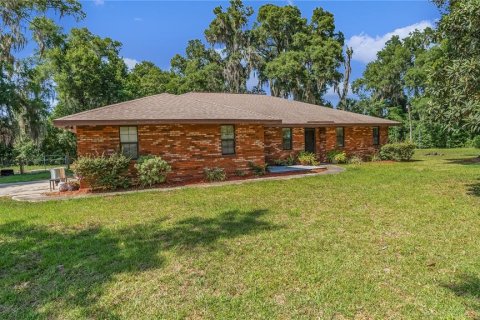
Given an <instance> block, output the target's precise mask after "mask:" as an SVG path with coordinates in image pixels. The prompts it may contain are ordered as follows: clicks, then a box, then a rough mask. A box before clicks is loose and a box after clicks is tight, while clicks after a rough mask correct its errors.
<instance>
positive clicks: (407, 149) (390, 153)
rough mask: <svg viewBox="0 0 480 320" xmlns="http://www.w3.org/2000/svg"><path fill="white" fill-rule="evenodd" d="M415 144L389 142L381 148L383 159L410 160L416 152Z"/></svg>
mask: <svg viewBox="0 0 480 320" xmlns="http://www.w3.org/2000/svg"><path fill="white" fill-rule="evenodd" d="M415 147H416V146H415V144H413V143H411V142H399V143H389V144H386V145H384V146H383V147H382V148H381V149H380V158H381V159H382V160H395V161H409V160H411V159H412V157H413V154H414V153H415Z"/></svg>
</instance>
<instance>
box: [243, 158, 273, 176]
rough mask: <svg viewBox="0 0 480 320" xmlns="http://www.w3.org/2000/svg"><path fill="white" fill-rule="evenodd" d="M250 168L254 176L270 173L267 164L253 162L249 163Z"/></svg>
mask: <svg viewBox="0 0 480 320" xmlns="http://www.w3.org/2000/svg"><path fill="white" fill-rule="evenodd" d="M248 166H249V167H250V169H251V170H252V171H253V174H254V175H256V176H263V175H265V174H266V173H267V172H268V165H267V164H255V163H253V162H251V161H250V162H249V163H248Z"/></svg>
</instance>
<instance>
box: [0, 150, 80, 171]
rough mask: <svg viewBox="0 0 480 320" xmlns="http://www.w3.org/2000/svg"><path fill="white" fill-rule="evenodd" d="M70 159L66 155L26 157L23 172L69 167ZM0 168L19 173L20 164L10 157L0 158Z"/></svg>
mask: <svg viewBox="0 0 480 320" xmlns="http://www.w3.org/2000/svg"><path fill="white" fill-rule="evenodd" d="M71 161H72V160H71V159H69V158H68V157H67V156H61V155H47V154H44V155H40V156H38V157H35V158H32V159H28V160H27V161H25V162H24V164H23V166H24V171H25V172H38V171H47V170H49V169H51V168H58V167H65V168H69V167H70V164H71ZM0 169H12V170H14V172H15V173H19V172H20V164H19V163H18V162H17V161H13V160H11V159H4V158H0Z"/></svg>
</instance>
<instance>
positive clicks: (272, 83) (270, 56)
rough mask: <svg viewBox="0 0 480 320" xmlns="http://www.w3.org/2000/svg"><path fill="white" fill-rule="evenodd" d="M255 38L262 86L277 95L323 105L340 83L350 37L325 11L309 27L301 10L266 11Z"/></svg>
mask: <svg viewBox="0 0 480 320" xmlns="http://www.w3.org/2000/svg"><path fill="white" fill-rule="evenodd" d="M252 34H253V37H254V42H255V46H256V48H257V52H258V56H259V59H258V62H257V63H256V65H257V67H258V70H259V79H260V84H263V83H268V84H269V87H270V91H271V95H273V96H277V97H284V98H288V97H290V96H291V97H293V99H295V100H299V101H305V102H309V103H323V102H324V101H323V95H324V94H325V92H326V90H327V86H329V85H330V86H331V85H334V84H337V83H338V82H339V81H340V79H341V77H342V75H341V74H340V73H339V72H338V71H337V68H338V67H339V66H340V64H341V62H342V61H343V56H342V48H343V43H344V36H343V34H342V33H341V32H335V24H334V18H333V15H332V14H331V13H329V12H327V11H324V10H323V9H322V8H316V9H315V10H314V11H313V14H312V17H311V19H310V22H308V21H307V20H306V19H304V18H302V17H301V12H300V10H299V9H298V8H297V7H294V6H285V7H282V6H276V5H272V4H267V5H264V6H262V7H261V8H260V10H259V13H258V16H257V24H256V26H255V28H254V29H253V30H252Z"/></svg>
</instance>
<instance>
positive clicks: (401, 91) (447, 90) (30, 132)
mask: <svg viewBox="0 0 480 320" xmlns="http://www.w3.org/2000/svg"><path fill="white" fill-rule="evenodd" d="M434 2H435V4H432V5H437V6H438V7H439V10H441V13H442V17H441V19H440V20H439V21H438V23H437V26H436V28H435V29H426V30H424V31H422V32H418V31H417V32H414V33H412V34H411V35H410V36H409V37H407V38H405V39H399V38H398V37H393V38H392V39H391V40H390V41H388V42H387V44H386V45H385V47H384V48H383V50H381V51H380V52H378V54H377V59H376V60H375V61H373V62H371V63H369V64H368V65H367V68H366V70H365V72H364V74H363V76H362V77H361V78H360V79H357V80H356V81H354V82H353V83H352V84H350V73H351V67H350V60H351V58H352V53H353V52H352V49H351V48H347V47H346V46H345V39H344V35H343V34H342V33H341V32H340V31H338V30H336V27H335V21H334V17H333V15H332V14H331V13H329V12H327V11H325V10H323V9H322V8H317V9H315V10H314V11H313V12H312V14H311V18H310V19H306V18H304V17H302V13H301V12H300V10H299V9H298V8H297V7H295V6H277V5H271V4H267V5H264V6H262V7H261V8H260V9H259V11H258V12H257V13H256V18H255V19H254V18H253V15H254V12H253V9H252V8H250V7H248V6H245V5H244V4H243V3H242V2H241V1H240V0H232V1H230V4H229V6H228V7H227V8H222V7H217V8H215V9H214V19H213V20H212V21H211V22H210V24H209V26H208V28H207V29H206V30H205V39H203V40H198V39H197V40H191V41H189V42H188V44H187V46H186V49H185V52H184V53H181V54H177V55H175V56H174V57H173V58H172V59H171V68H170V70H161V69H160V68H159V67H157V66H156V65H155V64H154V63H152V62H148V61H143V62H141V63H139V64H137V65H135V67H134V68H133V69H132V70H129V69H128V68H127V66H126V64H125V62H124V60H123V58H122V57H121V56H120V50H121V47H122V44H121V43H120V42H118V41H115V40H113V39H110V38H102V37H99V36H97V35H95V34H92V33H91V32H90V31H89V30H88V29H85V28H82V29H75V28H74V29H72V30H70V32H69V33H64V31H63V30H62V29H61V28H60V27H59V26H58V25H57V24H56V23H55V22H54V20H53V19H51V18H48V17H47V14H46V13H47V12H48V13H49V15H50V16H51V13H52V12H54V13H56V14H57V17H56V18H61V17H63V16H67V15H68V16H73V17H75V18H76V19H77V20H80V19H83V18H84V17H85V15H84V13H83V11H82V8H81V5H80V3H78V2H77V1H76V0H30V1H15V0H5V1H2V4H0V17H1V19H2V28H1V29H0V49H1V50H0V75H1V78H0V158H1V159H3V161H5V159H14V158H16V157H17V158H18V157H26V158H29V157H30V158H31V157H35V156H37V155H39V154H42V153H45V154H49V155H54V154H58V155H65V154H69V155H74V154H75V140H74V136H73V135H72V134H71V133H69V132H65V131H63V130H59V129H56V128H54V127H53V126H52V124H51V119H52V118H56V117H60V116H65V115H69V114H73V113H76V112H80V111H84V110H89V109H93V108H97V107H101V106H103V105H107V104H111V103H116V102H121V101H125V100H129V99H134V98H139V97H143V96H147V95H152V94H157V93H162V92H169V93H177V94H178V93H184V92H188V91H215V92H219V91H225V92H249V89H248V88H247V81H248V79H249V78H250V77H251V76H252V75H253V74H254V75H255V77H256V78H257V79H258V84H257V85H256V86H254V87H253V88H250V92H253V93H265V91H267V90H268V91H269V92H268V93H269V94H271V95H273V96H278V97H283V98H288V99H295V100H299V101H305V102H309V103H314V104H319V105H327V106H331V105H330V103H329V102H328V101H325V100H324V95H325V93H326V92H327V90H328V89H329V88H334V90H335V92H336V93H337V94H338V97H339V102H338V105H337V106H335V107H337V108H340V109H343V110H349V111H353V112H359V113H363V114H369V115H374V116H379V117H385V118H389V119H394V120H398V121H401V122H402V123H403V124H404V125H403V126H401V127H398V128H394V129H392V130H391V132H390V134H391V139H393V140H405V139H409V138H410V127H411V128H412V129H411V131H412V133H411V135H412V139H413V141H414V142H416V143H417V144H418V145H419V146H420V147H455V146H463V145H466V144H469V143H472V142H471V141H473V139H474V137H475V136H476V135H478V134H479V132H480V80H479V79H480V58H479V57H480V41H479V30H480V0H463V1H455V0H451V1H441V0H437V1H434ZM249 26H251V27H249ZM28 42H31V43H34V44H35V54H34V55H33V56H31V57H29V58H26V59H18V58H16V53H17V52H19V51H21V50H22V49H23V48H24V47H25V46H26V45H27V43H28ZM350 88H352V89H351V90H353V92H354V93H356V94H357V96H358V99H353V98H350V97H351V96H352V95H351V94H350V95H349V90H350ZM331 107H333V106H331Z"/></svg>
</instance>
